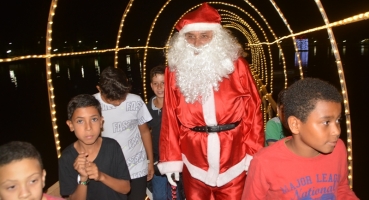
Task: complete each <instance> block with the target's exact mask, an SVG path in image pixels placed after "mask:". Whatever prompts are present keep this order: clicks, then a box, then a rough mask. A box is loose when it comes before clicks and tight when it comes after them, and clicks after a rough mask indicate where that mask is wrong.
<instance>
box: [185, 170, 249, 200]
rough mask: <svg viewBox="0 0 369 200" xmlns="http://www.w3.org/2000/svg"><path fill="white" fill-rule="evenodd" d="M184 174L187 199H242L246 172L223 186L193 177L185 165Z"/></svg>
mask: <svg viewBox="0 0 369 200" xmlns="http://www.w3.org/2000/svg"><path fill="white" fill-rule="evenodd" d="M182 176H183V185H184V191H185V194H186V200H208V199H209V200H210V199H214V200H240V199H241V196H242V191H243V187H244V185H245V180H246V172H245V173H242V174H240V175H239V176H237V177H236V178H235V179H233V180H232V181H231V182H229V183H227V184H225V185H223V186H221V187H213V186H209V185H206V184H205V183H203V182H202V181H199V180H197V179H195V178H192V176H191V174H190V172H189V171H188V169H187V167H186V166H185V165H184V166H183V171H182Z"/></svg>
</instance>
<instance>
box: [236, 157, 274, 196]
mask: <svg viewBox="0 0 369 200" xmlns="http://www.w3.org/2000/svg"><path fill="white" fill-rule="evenodd" d="M263 169H264V168H263V166H262V164H261V163H260V160H259V159H257V158H254V159H253V160H252V161H251V165H250V168H249V171H248V173H247V177H246V183H245V187H244V190H243V194H242V198H241V199H242V200H253V199H265V198H266V195H267V193H268V190H269V184H268V183H267V181H266V176H265V174H264V171H263Z"/></svg>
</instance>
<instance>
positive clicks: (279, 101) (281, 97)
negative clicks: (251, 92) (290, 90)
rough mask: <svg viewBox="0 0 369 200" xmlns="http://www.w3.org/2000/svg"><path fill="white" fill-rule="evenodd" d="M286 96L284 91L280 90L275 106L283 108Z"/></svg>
mask: <svg viewBox="0 0 369 200" xmlns="http://www.w3.org/2000/svg"><path fill="white" fill-rule="evenodd" d="M285 96H286V89H282V90H281V91H280V92H279V93H278V99H277V106H278V107H279V106H283V105H284V98H285Z"/></svg>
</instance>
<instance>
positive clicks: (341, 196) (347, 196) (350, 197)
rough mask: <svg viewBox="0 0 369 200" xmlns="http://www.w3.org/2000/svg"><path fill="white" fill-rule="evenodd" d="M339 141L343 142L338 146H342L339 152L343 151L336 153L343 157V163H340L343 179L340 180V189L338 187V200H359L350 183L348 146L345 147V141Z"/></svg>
mask: <svg viewBox="0 0 369 200" xmlns="http://www.w3.org/2000/svg"><path fill="white" fill-rule="evenodd" d="M338 143H341V144H337V146H336V148H340V149H339V152H341V153H339V154H336V155H338V156H340V157H342V158H343V159H341V160H342V163H340V165H341V166H342V170H341V180H340V182H339V185H338V189H337V200H357V199H359V198H357V197H356V195H355V193H354V192H353V191H352V190H351V189H350V186H349V184H348V178H347V176H348V169H347V160H346V158H347V152H346V148H345V145H344V143H343V141H341V140H339V141H338Z"/></svg>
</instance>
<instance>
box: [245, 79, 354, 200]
mask: <svg viewBox="0 0 369 200" xmlns="http://www.w3.org/2000/svg"><path fill="white" fill-rule="evenodd" d="M341 104H342V96H341V94H340V93H339V92H338V90H337V89H336V88H335V87H334V86H332V85H330V84H329V83H327V82H325V81H322V80H319V79H315V78H305V79H302V80H299V81H297V82H295V83H294V84H292V85H291V86H290V87H289V88H288V89H287V91H286V96H285V101H284V114H285V118H286V120H287V123H288V126H289V129H290V130H291V133H292V136H291V137H286V138H284V139H282V140H279V141H278V142H276V143H275V144H273V145H272V146H270V147H268V148H264V149H262V150H260V151H259V152H258V153H257V154H256V155H255V156H254V159H253V160H252V161H251V164H250V168H249V171H248V176H247V179H246V184H245V188H244V194H243V198H242V199H243V200H253V199H258V200H260V199H304V200H310V199H338V200H339V199H342V200H356V199H358V198H357V197H356V196H355V194H354V192H353V191H352V190H351V189H350V187H349V185H348V178H347V175H348V169H347V152H346V148H345V145H344V143H343V141H342V140H341V139H339V136H340V134H341V128H340V120H341V107H342V105H341Z"/></svg>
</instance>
